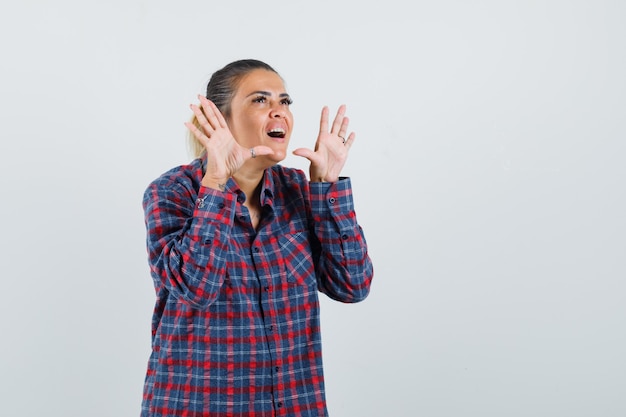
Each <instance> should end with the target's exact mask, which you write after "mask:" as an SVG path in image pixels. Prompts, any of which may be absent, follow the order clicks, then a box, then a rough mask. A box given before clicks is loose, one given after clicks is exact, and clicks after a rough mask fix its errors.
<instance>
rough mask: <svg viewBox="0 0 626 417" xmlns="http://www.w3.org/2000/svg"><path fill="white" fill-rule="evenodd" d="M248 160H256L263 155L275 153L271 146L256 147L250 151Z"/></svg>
mask: <svg viewBox="0 0 626 417" xmlns="http://www.w3.org/2000/svg"><path fill="white" fill-rule="evenodd" d="M248 151H249V152H248V156H247V159H251V158H256V157H257V156H262V155H271V154H273V153H274V151H273V150H272V148H270V147H269V146H254V147H252V148H250V149H249V150H248Z"/></svg>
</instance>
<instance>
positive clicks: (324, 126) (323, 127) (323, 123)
mask: <svg viewBox="0 0 626 417" xmlns="http://www.w3.org/2000/svg"><path fill="white" fill-rule="evenodd" d="M325 132H328V106H324V107H323V108H322V117H321V118H320V133H325Z"/></svg>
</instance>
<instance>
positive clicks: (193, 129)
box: [185, 122, 207, 141]
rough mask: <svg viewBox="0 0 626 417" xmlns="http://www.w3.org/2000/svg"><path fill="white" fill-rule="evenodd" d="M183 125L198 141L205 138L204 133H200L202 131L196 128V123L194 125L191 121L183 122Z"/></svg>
mask: <svg viewBox="0 0 626 417" xmlns="http://www.w3.org/2000/svg"><path fill="white" fill-rule="evenodd" d="M185 126H187V129H189V131H190V132H191V133H192V134H193V135H194V136H195V138H196V139H198V140H199V141H202V140H203V139H206V137H207V136H206V135H205V134H204V133H202V131H201V130H200V129H198V127H197V126H196V125H194V124H193V123H191V122H185Z"/></svg>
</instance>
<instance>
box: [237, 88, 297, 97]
mask: <svg viewBox="0 0 626 417" xmlns="http://www.w3.org/2000/svg"><path fill="white" fill-rule="evenodd" d="M254 95H262V96H270V97H271V95H272V93H270V92H269V91H263V90H258V91H253V92H251V93H250V94H248V95H247V96H246V97H250V96H254ZM278 97H281V98H282V97H289V94H287V93H281V94H279V95H278Z"/></svg>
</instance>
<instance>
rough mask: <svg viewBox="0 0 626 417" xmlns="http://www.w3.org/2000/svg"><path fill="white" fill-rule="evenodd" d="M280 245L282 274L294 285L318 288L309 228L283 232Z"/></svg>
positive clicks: (291, 287) (279, 240) (289, 283)
mask: <svg viewBox="0 0 626 417" xmlns="http://www.w3.org/2000/svg"><path fill="white" fill-rule="evenodd" d="M278 244H279V247H280V254H281V257H280V259H281V262H280V270H281V276H282V277H283V279H284V280H285V281H286V282H287V283H288V285H289V287H290V292H291V290H292V289H293V287H306V288H309V289H316V288H317V281H316V279H315V265H314V262H313V254H312V251H311V243H310V241H309V232H308V231H307V230H296V231H288V232H285V233H282V234H281V235H280V237H279V239H278Z"/></svg>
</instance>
